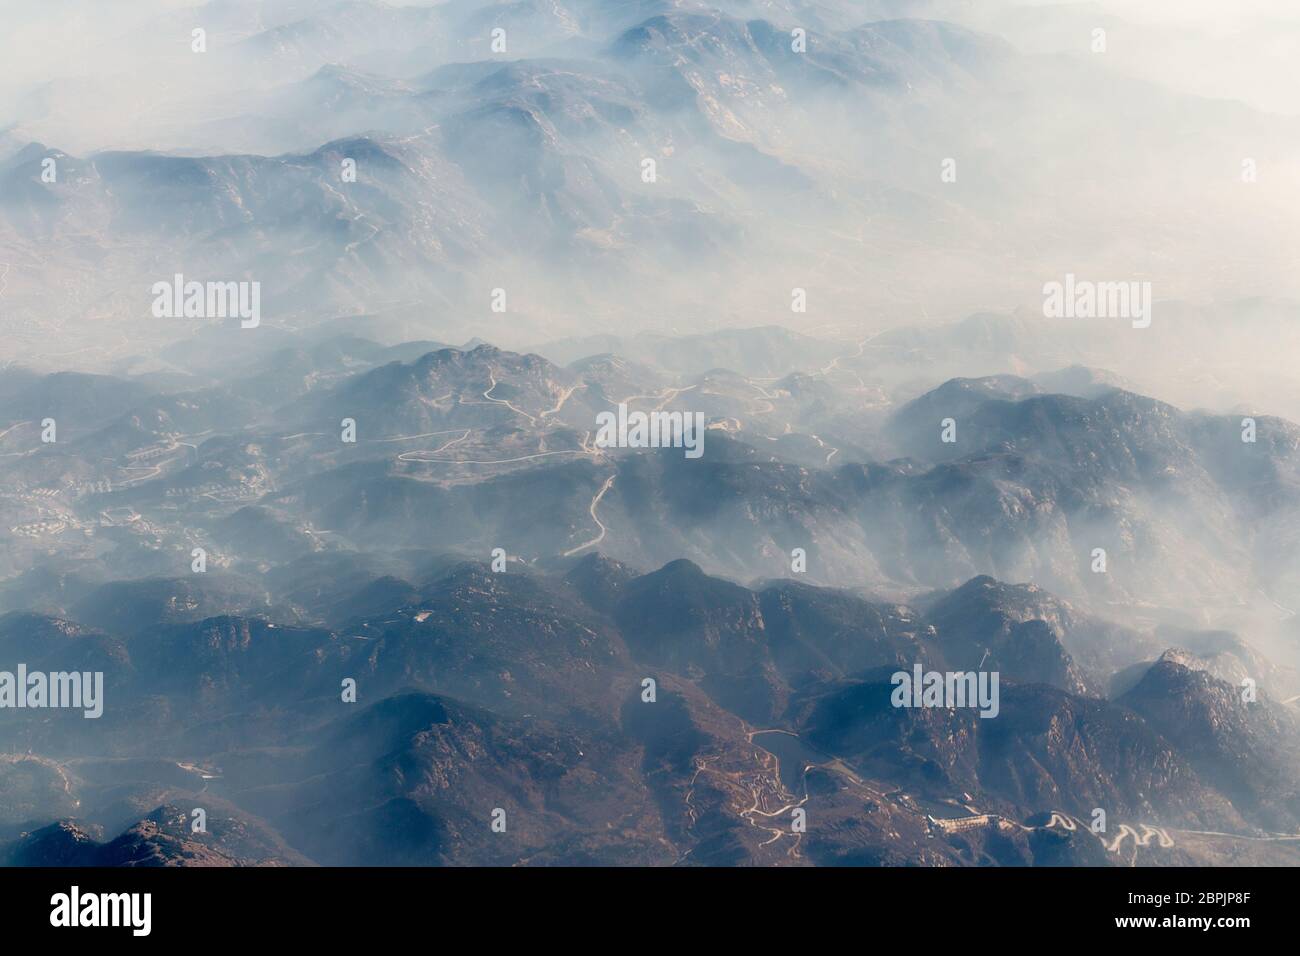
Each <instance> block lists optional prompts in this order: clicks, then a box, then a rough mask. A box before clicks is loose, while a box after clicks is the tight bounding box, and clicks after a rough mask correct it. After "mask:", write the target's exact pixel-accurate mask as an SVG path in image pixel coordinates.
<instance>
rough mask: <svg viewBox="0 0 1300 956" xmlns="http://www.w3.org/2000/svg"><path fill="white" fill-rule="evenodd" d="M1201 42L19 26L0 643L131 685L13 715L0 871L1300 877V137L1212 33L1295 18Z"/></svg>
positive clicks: (1050, 32)
mask: <svg viewBox="0 0 1300 956" xmlns="http://www.w3.org/2000/svg"><path fill="white" fill-rule="evenodd" d="M1265 15H1268V16H1273V17H1276V19H1267V18H1266V17H1265V18H1264V19H1260V17H1264V16H1265ZM49 17H52V18H55V21H49V20H47V19H46V18H49ZM50 22H57V23H58V24H59V27H58V29H60V30H62V31H64V32H63V33H62V34H60V35H61V36H62V37H63V42H65V43H66V44H67V50H68V51H69V53H71V51H76V52H77V54H78V55H77V57H72V56H70V55H69V56H66V57H62V58H54V59H53V60H51V61H50V62H54V63H56V64H61V65H57V66H49V65H48V63H47V64H46V65H44V66H42V65H41V61H40V58H39V57H34V56H33V55H32V52H31V51H28V50H26V49H24V45H25V44H30V43H32V42H34V41H33V39H32V38H33V37H35V36H37V35H38V34H37V32H36V31H38V30H39V29H43V28H45V27H47V26H48V24H49V23H50ZM1231 25H1232V26H1233V28H1234V29H1236V30H1237V31H1238V32H1237V34H1236V37H1237V39H1236V40H1234V41H1233V42H1232V44H1229V46H1228V47H1227V48H1225V50H1224V51H1223V52H1222V55H1221V57H1220V59H1219V60H1217V61H1216V66H1215V68H1214V69H1213V70H1206V71H1202V72H1203V73H1206V74H1208V75H1203V76H1197V75H1193V74H1194V73H1195V71H1187V70H1185V69H1182V68H1179V67H1177V66H1176V65H1175V64H1172V63H1169V62H1168V61H1167V60H1163V61H1159V63H1160V65H1159V66H1155V65H1153V64H1152V63H1151V62H1148V61H1147V60H1146V59H1144V58H1143V57H1142V56H1140V55H1138V54H1136V53H1135V52H1134V45H1135V44H1153V43H1156V42H1157V41H1158V40H1160V39H1168V41H1169V42H1170V43H1172V44H1174V45H1175V47H1176V48H1177V49H1184V50H1188V51H1193V50H1195V51H1205V50H1208V49H1212V48H1213V43H1212V41H1213V38H1214V37H1215V35H1216V34H1215V32H1214V31H1215V30H1216V29H1219V28H1222V27H1224V24H1223V23H1222V22H1219V21H1204V20H1202V19H1200V18H1199V17H1198V16H1196V15H1195V11H1194V10H1191V9H1190V8H1189V9H1188V10H1182V11H1181V12H1179V13H1177V15H1175V14H1172V13H1169V11H1167V10H1163V9H1159V8H1157V7H1156V6H1152V7H1150V8H1148V9H1146V10H1144V11H1143V12H1142V14H1141V15H1137V14H1134V15H1133V16H1132V17H1124V16H1122V15H1118V16H1117V15H1116V13H1115V11H1108V10H1106V9H1104V8H1100V7H1097V8H1094V7H1092V6H1084V5H1074V4H1066V5H1045V6H1038V5H1034V6H1033V7H1032V8H1023V7H1016V6H1013V5H1011V4H1001V3H999V4H993V5H982V6H981V7H980V9H978V10H973V9H971V8H970V6H969V5H967V4H962V3H957V2H951V3H950V2H946V0H889V2H884V0H882V2H871V3H860V2H857V3H854V2H848V0H843V2H840V0H817V2H803V0H774V2H758V0H708V2H705V0H637V2H614V0H556V2H547V3H529V2H525V3H512V4H493V3H488V2H485V0H448V2H444V3H436V4H387V3H379V2H372V0H348V2H339V3H333V2H330V3H308V2H302V0H212V2H209V3H206V4H202V5H193V4H188V3H181V2H166V3H163V2H150V3H131V4H126V3H118V2H111V3H99V4H87V3H75V2H72V0H67V2H63V3H58V4H53V5H51V6H50V8H49V10H48V11H47V12H45V13H43V14H40V15H38V14H36V13H34V12H33V13H24V14H22V15H21V16H18V17H16V18H15V20H14V26H15V29H14V30H13V31H12V32H11V34H10V37H9V39H8V40H7V41H0V54H6V55H7V63H8V65H7V66H6V67H4V68H0V77H2V78H3V79H4V81H5V89H4V91H3V95H2V96H0V342H2V343H3V345H2V346H0V349H2V350H3V351H0V672H14V671H15V669H16V668H17V667H18V665H19V664H22V665H24V667H25V668H26V669H27V671H31V672H35V671H40V672H48V673H56V672H72V671H76V672H81V673H86V674H91V673H102V675H103V686H104V698H103V715H102V717H98V718H95V719H86V718H85V717H83V714H82V712H81V711H80V710H78V709H63V710H60V709H53V708H44V707H41V708H30V709H29V708H17V707H15V706H10V705H6V706H4V707H0V860H3V862H5V863H7V864H10V865H72V866H81V865H95V866H99V865H291V866H298V865H311V864H320V865H338V864H365V865H515V864H534V865H539V864H567V865H587V864H607V865H615V864H617V865H629V864H636V865H771V864H783V865H785V864H799V865H802V864H814V865H1187V864H1240V863H1287V864H1290V863H1294V862H1296V861H1297V858H1296V856H1295V854H1296V846H1297V839H1298V838H1297V836H1296V835H1297V833H1300V753H1298V752H1297V747H1298V746H1300V736H1298V733H1300V725H1298V723H1297V721H1298V720H1300V716H1298V715H1297V712H1296V701H1297V699H1298V698H1300V670H1298V668H1300V652H1298V649H1297V641H1298V640H1300V626H1297V623H1296V617H1295V610H1294V609H1295V608H1296V607H1298V606H1300V604H1297V602H1300V560H1298V558H1297V555H1300V551H1298V550H1297V547H1296V543H1297V541H1300V424H1297V422H1300V389H1297V387H1296V385H1295V376H1294V372H1293V369H1292V367H1291V366H1292V364H1293V363H1292V362H1291V359H1292V357H1293V356H1294V355H1295V354H1296V349H1297V347H1298V346H1300V341H1298V340H1297V338H1296V331H1295V329H1296V328H1297V325H1296V320H1297V318H1298V317H1300V316H1298V314H1297V309H1298V306H1297V304H1296V295H1297V291H1300V290H1297V289H1296V287H1295V281H1296V280H1295V271H1294V268H1293V263H1294V261H1295V259H1296V254H1297V252H1300V248H1298V247H1300V243H1298V242H1297V239H1300V235H1297V233H1296V226H1295V224H1296V222H1297V221H1300V220H1297V218H1296V215H1295V214H1296V212H1297V211H1300V210H1297V209H1296V207H1295V196H1296V195H1297V193H1296V192H1295V188H1294V187H1295V186H1296V185H1297V182H1296V168H1297V167H1296V166H1295V164H1294V159H1295V156H1296V152H1297V147H1298V146H1300V130H1298V129H1297V126H1296V118H1295V110H1296V107H1297V104H1296V103H1294V102H1288V101H1287V100H1286V97H1284V96H1282V95H1280V94H1278V95H1266V94H1265V93H1263V92H1261V91H1262V90H1264V89H1265V88H1266V87H1267V86H1268V80H1269V79H1270V78H1271V76H1272V73H1271V71H1270V70H1269V69H1268V68H1267V66H1266V65H1259V66H1257V67H1251V66H1250V65H1249V64H1248V63H1246V62H1245V58H1244V57H1242V56H1241V55H1240V53H1239V52H1234V50H1237V49H1238V46H1239V45H1240V44H1241V43H1244V42H1245V39H1244V38H1248V37H1252V36H1257V35H1260V34H1262V33H1266V32H1268V31H1270V30H1275V31H1276V30H1281V31H1283V34H1284V35H1288V36H1292V37H1294V36H1295V33H1294V32H1291V33H1289V34H1287V33H1285V31H1286V30H1292V31H1293V30H1294V23H1292V22H1291V21H1289V20H1288V19H1287V17H1286V16H1285V15H1284V11H1277V10H1274V9H1273V8H1271V7H1264V6H1258V5H1256V6H1251V7H1248V8H1243V11H1242V12H1241V13H1240V14H1239V18H1238V19H1237V20H1235V21H1233V23H1232V24H1231ZM1094 28H1103V29H1105V30H1106V36H1107V38H1108V40H1107V42H1108V46H1107V48H1106V50H1105V51H1104V52H1100V51H1095V50H1094V48H1093V46H1092V45H1093V44H1094V42H1095V37H1094V36H1093V33H1092V31H1093V29H1094ZM195 29H202V30H203V31H205V32H204V34H203V47H204V48H203V50H202V52H196V51H195V50H194V48H193V47H192V44H193V43H196V42H198V41H197V40H196V39H195V38H194V36H193V34H192V31H193V30H195ZM497 30H501V31H504V33H502V34H494V31H497ZM801 38H802V40H803V41H804V43H805V45H804V46H803V48H799V43H800V39H801ZM1175 41H1176V42H1175ZM47 42H48V41H47ZM494 43H500V44H504V47H503V48H502V47H500V46H497V47H494ZM1234 44H1236V45H1238V46H1234ZM45 49H47V50H48V49H50V48H49V47H48V46H47V47H45ZM1162 55H1167V51H1166V53H1165V54H1162ZM948 160H953V161H954V162H955V166H954V167H952V168H953V169H954V170H955V179H945V177H944V171H945V169H946V168H947V167H946V166H945V163H946V161H948ZM1246 160H1249V161H1250V163H1251V164H1252V166H1251V168H1252V169H1254V170H1255V171H1256V172H1257V175H1256V177H1255V178H1253V179H1249V180H1247V179H1245V178H1244V177H1243V170H1244V169H1245V168H1246V167H1245V166H1244V165H1243V163H1244V161H1246ZM647 161H652V165H651V166H647V165H646V164H647ZM51 171H52V172H51ZM350 171H353V172H355V176H354V177H350ZM1067 273H1068V274H1071V275H1078V276H1079V277H1080V278H1082V279H1085V280H1096V281H1098V282H1115V283H1128V282H1130V281H1132V282H1139V283H1140V282H1149V283H1151V288H1152V289H1153V305H1152V311H1151V319H1152V321H1151V324H1150V326H1149V327H1147V328H1142V327H1140V326H1139V324H1138V323H1135V322H1134V321H1131V319H1133V316H1130V315H1116V316H1109V317H1099V318H1084V317H1080V318H1071V319H1064V318H1048V317H1046V313H1045V309H1044V288H1043V287H1044V284H1045V283H1048V282H1052V281H1061V280H1063V279H1064V277H1065V276H1066V274H1067ZM177 275H180V276H182V277H183V278H182V280H178V281H198V282H201V283H209V282H211V283H222V284H224V283H232V284H233V285H236V286H237V285H239V284H241V283H257V284H258V290H259V293H258V294H259V296H260V299H259V302H260V315H258V316H257V321H252V319H250V317H249V316H247V315H243V316H241V315H238V314H235V313H234V312H231V311H227V312H226V314H220V315H218V314H212V313H211V310H210V304H211V302H212V301H213V299H212V292H211V291H210V290H209V291H208V293H207V298H206V300H205V301H204V302H202V303H200V305H199V307H198V308H197V309H196V310H195V312H194V313H193V314H189V315H185V314H184V310H182V314H180V315H172V316H168V315H165V314H159V308H158V305H157V303H156V299H157V297H158V293H157V292H156V291H155V290H154V286H155V284H156V283H160V282H161V283H164V284H166V285H167V286H168V287H170V285H171V283H172V281H173V277H175V276H177ZM241 288H242V287H241ZM165 298H168V299H169V298H170V292H168V293H167V294H166V296H165ZM200 298H202V296H200ZM231 301H232V302H233V301H237V299H236V300H231ZM241 320H242V321H241ZM250 322H251V324H249V323H250ZM620 408H622V409H624V413H628V412H630V413H638V412H639V413H645V414H646V415H651V414H654V413H662V414H668V415H671V414H678V415H680V416H686V417H689V416H694V415H697V414H698V415H699V416H701V420H702V421H703V422H704V427H705V430H704V432H703V438H702V441H703V445H702V447H703V454H702V456H700V457H699V458H692V457H689V456H687V455H686V454H685V453H684V450H683V448H682V447H662V448H647V447H611V446H610V444H609V443H608V442H606V441H604V440H603V439H602V437H601V435H602V432H601V426H600V422H601V420H602V416H605V415H608V414H610V413H615V412H617V411H618V410H619V409H620ZM1099 555H1100V557H1099ZM918 666H919V667H920V668H921V669H922V671H926V672H930V671H935V672H940V673H946V672H980V673H989V672H993V673H996V674H997V675H999V678H1000V685H999V686H1000V700H999V705H998V708H997V711H998V712H997V714H996V716H995V717H993V718H991V719H988V718H985V717H981V715H980V712H979V711H978V710H977V709H973V708H966V707H962V706H938V707H932V706H928V705H927V706H922V707H916V708H912V707H900V706H898V705H896V704H895V703H892V702H891V697H892V694H893V691H894V682H893V681H892V677H893V675H894V674H895V673H896V672H900V671H901V672H905V673H907V674H911V673H912V672H913V668H914V667H918ZM350 688H351V689H350ZM350 694H354V695H353V696H350ZM0 702H3V695H2V694H0ZM196 809H198V810H202V811H203V815H204V819H205V821H206V822H205V826H204V827H203V828H201V829H198V830H196V829H195V828H194V826H193V823H192V821H193V819H194V811H195V810H196ZM1099 809H1100V810H1103V811H1104V818H1105V821H1106V822H1105V824H1104V829H1102V830H1100V831H1098V830H1096V829H1094V827H1095V824H1096V821H1097V816H1096V811H1097V810H1099ZM798 813H802V814H803V815H804V816H803V817H802V818H801V819H802V820H804V821H805V822H806V828H801V827H796V826H795V825H794V822H793V821H794V819H795V817H796V816H797V815H798ZM498 814H500V816H499V817H498ZM499 821H503V822H502V823H501V826H500V827H498V825H497V824H498V822H499ZM502 827H503V828H502Z"/></svg>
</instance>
